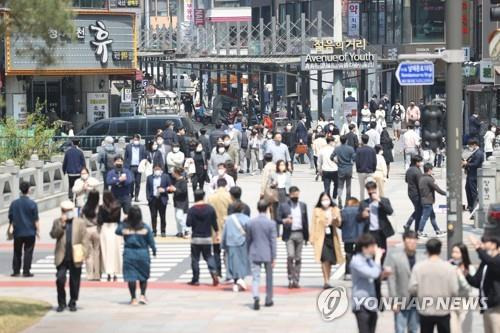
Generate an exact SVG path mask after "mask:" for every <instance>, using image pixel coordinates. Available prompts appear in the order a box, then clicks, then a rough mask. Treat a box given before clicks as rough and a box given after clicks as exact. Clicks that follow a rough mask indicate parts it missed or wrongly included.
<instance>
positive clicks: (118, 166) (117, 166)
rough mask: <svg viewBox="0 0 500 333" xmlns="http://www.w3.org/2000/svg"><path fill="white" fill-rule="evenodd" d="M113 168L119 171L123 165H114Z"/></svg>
mask: <svg viewBox="0 0 500 333" xmlns="http://www.w3.org/2000/svg"><path fill="white" fill-rule="evenodd" d="M115 167H116V168H117V169H118V170H120V169H121V168H123V165H122V164H116V165H115Z"/></svg>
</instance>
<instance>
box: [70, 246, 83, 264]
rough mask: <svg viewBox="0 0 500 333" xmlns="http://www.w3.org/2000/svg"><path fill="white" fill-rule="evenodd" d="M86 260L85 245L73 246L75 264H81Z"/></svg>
mask: <svg viewBox="0 0 500 333" xmlns="http://www.w3.org/2000/svg"><path fill="white" fill-rule="evenodd" d="M84 260H85V250H84V249H83V244H73V263H75V264H81V263H82V262H83V261H84Z"/></svg>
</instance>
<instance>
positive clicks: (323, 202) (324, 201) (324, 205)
mask: <svg viewBox="0 0 500 333" xmlns="http://www.w3.org/2000/svg"><path fill="white" fill-rule="evenodd" d="M330 205H331V201H330V200H328V199H324V200H321V206H323V208H327V207H330Z"/></svg>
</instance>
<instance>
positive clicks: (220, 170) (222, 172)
mask: <svg viewBox="0 0 500 333" xmlns="http://www.w3.org/2000/svg"><path fill="white" fill-rule="evenodd" d="M217 173H218V174H219V176H224V175H225V174H226V170H224V169H218V170H217Z"/></svg>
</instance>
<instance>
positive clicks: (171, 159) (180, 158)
mask: <svg viewBox="0 0 500 333" xmlns="http://www.w3.org/2000/svg"><path fill="white" fill-rule="evenodd" d="M184 158H185V155H184V153H183V152H182V151H181V148H180V147H179V144H177V143H174V145H173V146H172V151H171V152H170V153H168V154H167V169H168V174H169V175H172V172H173V171H174V168H176V167H177V168H182V167H183V166H184Z"/></svg>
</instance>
